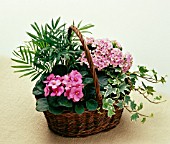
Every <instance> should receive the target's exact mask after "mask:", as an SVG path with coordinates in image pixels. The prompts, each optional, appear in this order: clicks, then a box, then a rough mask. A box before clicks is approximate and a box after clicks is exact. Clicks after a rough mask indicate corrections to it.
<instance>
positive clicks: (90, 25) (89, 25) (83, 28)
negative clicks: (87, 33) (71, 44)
mask: <svg viewBox="0 0 170 144" xmlns="http://www.w3.org/2000/svg"><path fill="white" fill-rule="evenodd" d="M91 27H94V25H92V24H87V25H85V26H83V27H81V28H79V30H80V31H82V30H86V29H89V28H91Z"/></svg>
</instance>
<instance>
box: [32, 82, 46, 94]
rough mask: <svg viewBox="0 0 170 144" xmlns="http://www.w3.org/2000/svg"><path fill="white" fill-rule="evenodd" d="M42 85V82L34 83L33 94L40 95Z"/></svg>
mask: <svg viewBox="0 0 170 144" xmlns="http://www.w3.org/2000/svg"><path fill="white" fill-rule="evenodd" d="M44 87H45V86H44V85H43V84H42V83H40V84H38V85H35V87H34V88H33V94H34V95H42V94H44Z"/></svg>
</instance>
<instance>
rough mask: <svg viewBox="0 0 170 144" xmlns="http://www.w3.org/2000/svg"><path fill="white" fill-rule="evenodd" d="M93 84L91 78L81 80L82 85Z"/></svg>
mask: <svg viewBox="0 0 170 144" xmlns="http://www.w3.org/2000/svg"><path fill="white" fill-rule="evenodd" d="M90 83H93V78H85V79H83V84H90Z"/></svg>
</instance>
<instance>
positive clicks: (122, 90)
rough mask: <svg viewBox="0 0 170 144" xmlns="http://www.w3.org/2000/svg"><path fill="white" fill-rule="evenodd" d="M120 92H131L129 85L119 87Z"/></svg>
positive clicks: (123, 84)
mask: <svg viewBox="0 0 170 144" xmlns="http://www.w3.org/2000/svg"><path fill="white" fill-rule="evenodd" d="M119 91H120V92H121V93H123V94H125V91H130V89H129V85H128V84H126V83H122V84H121V85H120V86H119Z"/></svg>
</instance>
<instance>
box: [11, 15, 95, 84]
mask: <svg viewBox="0 0 170 144" xmlns="http://www.w3.org/2000/svg"><path fill="white" fill-rule="evenodd" d="M59 23H60V17H59V18H58V19H57V20H56V21H55V20H54V19H52V21H51V23H50V24H45V25H44V26H43V25H41V26H39V25H38V24H37V23H36V22H34V23H33V24H31V27H32V28H33V30H34V33H30V32H27V34H28V36H29V37H30V38H31V41H29V42H26V43H25V45H24V46H20V47H18V48H17V49H16V50H14V51H13V55H14V56H15V58H12V61H14V62H15V63H17V65H14V66H12V68H15V69H16V70H15V71H14V72H16V73H18V72H19V73H23V74H22V75H21V76H20V77H24V76H31V80H32V81H33V80H35V79H36V78H38V77H39V76H40V75H41V74H43V73H50V72H51V71H52V68H53V67H54V66H55V65H56V64H66V65H69V66H71V65H74V64H75V62H76V60H77V58H78V56H79V55H80V54H81V50H80V45H79V43H77V42H76V39H77V37H76V35H75V34H74V33H72V34H71V41H70V40H68V33H67V31H68V29H67V28H66V23H64V24H61V25H59ZM81 24H82V21H80V22H79V23H78V25H77V27H78V28H79V29H80V31H81V33H90V32H89V31H88V29H89V28H91V27H93V25H90V24H87V25H85V26H81Z"/></svg>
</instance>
